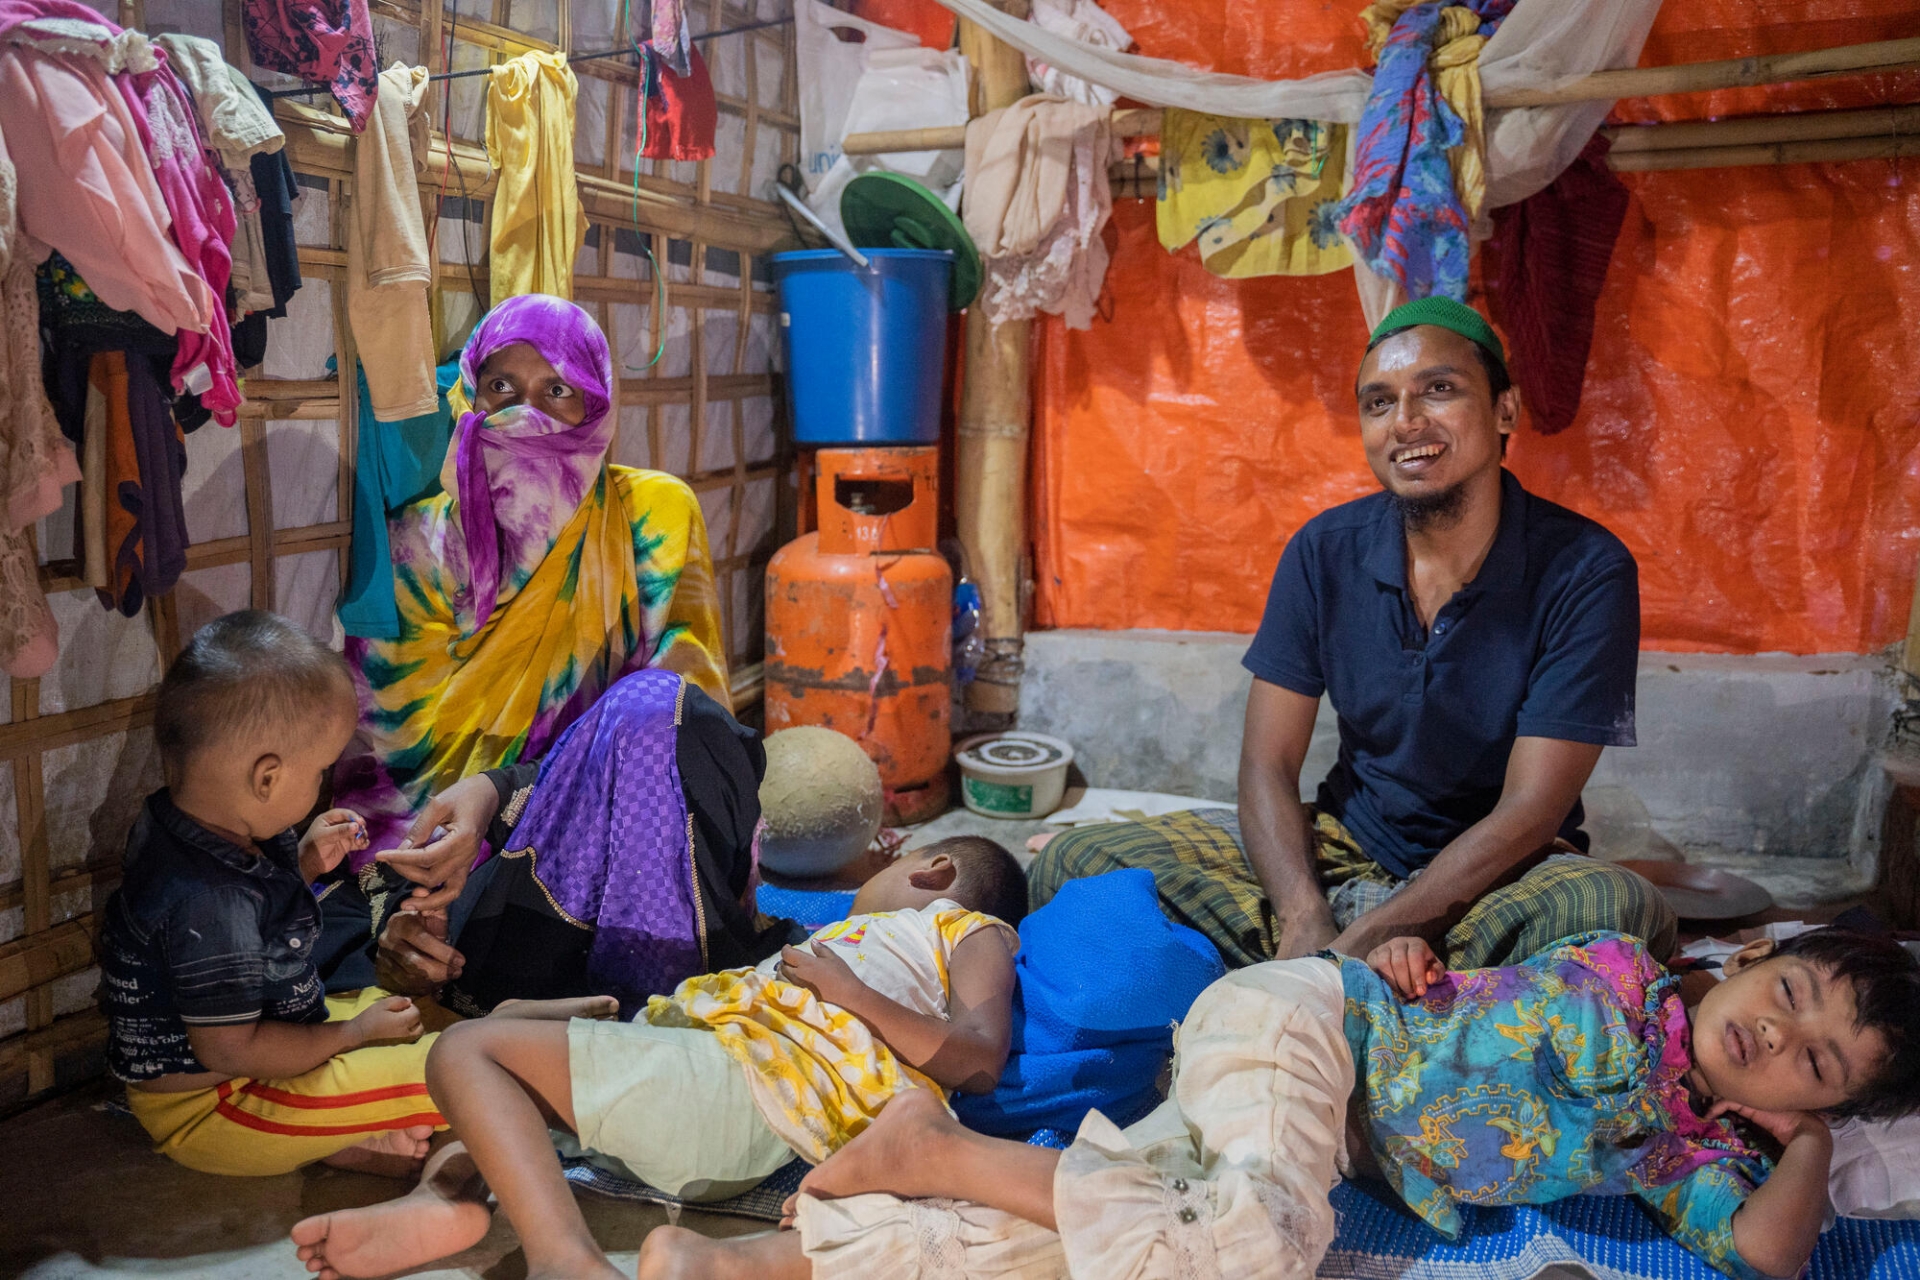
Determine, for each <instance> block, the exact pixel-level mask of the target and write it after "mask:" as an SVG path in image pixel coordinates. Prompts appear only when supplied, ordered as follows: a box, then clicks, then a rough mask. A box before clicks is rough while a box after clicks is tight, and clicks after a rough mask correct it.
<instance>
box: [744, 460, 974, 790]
mask: <svg viewBox="0 0 1920 1280" xmlns="http://www.w3.org/2000/svg"><path fill="white" fill-rule="evenodd" d="M814 465H815V468H816V472H817V479H816V483H815V490H814V492H815V495H816V498H817V501H818V504H819V513H820V529H819V532H817V533H809V534H806V535H804V536H802V537H800V538H797V539H795V540H794V541H792V542H789V543H788V544H787V545H786V546H784V547H782V548H780V550H779V551H778V552H777V553H775V555H774V557H773V562H772V563H771V564H769V565H768V566H767V668H766V672H767V686H766V688H767V693H766V720H767V732H768V733H777V732H779V731H780V730H782V729H786V728H790V727H791V726H794V725H819V726H821V727H822V728H827V729H835V730H838V731H839V732H841V733H844V734H846V735H847V736H848V737H849V738H852V739H853V740H854V741H856V742H858V743H859V744H860V745H861V746H862V747H864V748H866V751H867V754H868V755H870V756H872V757H873V761H874V763H875V764H877V765H878V766H879V767H880V781H881V782H882V783H883V784H885V786H886V789H887V809H886V819H885V820H886V822H887V824H888V825H889V826H899V825H903V824H905V823H911V822H924V821H926V820H927V819H929V818H932V817H935V816H937V815H938V814H941V813H943V812H945V811H946V807H947V755H948V752H949V750H950V749H951V747H952V732H951V717H952V706H953V693H952V684H953V678H952V670H951V666H952V655H953V573H952V571H951V570H950V569H949V568H948V567H947V562H946V560H945V559H944V558H942V557H941V556H940V555H938V554H937V553H936V552H935V551H934V550H933V546H934V539H935V533H936V530H937V527H938V526H937V519H938V510H939V501H938V493H937V485H938V478H939V467H940V455H939V450H937V449H931V448H926V449H923V448H883V449H822V450H820V452H819V453H818V454H817V455H816V457H815V461H814Z"/></svg>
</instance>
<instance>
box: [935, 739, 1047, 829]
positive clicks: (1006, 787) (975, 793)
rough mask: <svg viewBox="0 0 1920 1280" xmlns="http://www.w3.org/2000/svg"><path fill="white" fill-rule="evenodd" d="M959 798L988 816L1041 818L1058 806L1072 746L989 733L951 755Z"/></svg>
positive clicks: (972, 740) (1044, 740) (967, 743)
mask: <svg viewBox="0 0 1920 1280" xmlns="http://www.w3.org/2000/svg"><path fill="white" fill-rule="evenodd" d="M954 759H955V761H957V762H958V763H959V765H960V799H961V800H962V801H963V802H964V803H965V804H966V806H967V808H969V809H971V810H973V811H974V812H975V813H979V814H985V815H986V816H987V817H989V818H1044V817H1046V816H1047V815H1048V814H1050V813H1052V812H1053V811H1054V810H1055V809H1057V808H1059V807H1060V798H1061V796H1063V795H1064V794H1065V793H1066V790H1067V766H1068V765H1070V764H1072V763H1073V748H1072V747H1071V746H1068V745H1067V744H1066V743H1064V742H1062V741H1061V740H1060V739H1058V738H1049V737H1048V736H1047V735H1046V734H1044V733H1020V732H1012V733H989V734H982V735H981V736H980V737H977V738H969V739H967V740H966V741H965V742H963V743H961V744H960V749H959V750H958V751H956V752H955V753H954Z"/></svg>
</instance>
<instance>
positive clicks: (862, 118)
mask: <svg viewBox="0 0 1920 1280" xmlns="http://www.w3.org/2000/svg"><path fill="white" fill-rule="evenodd" d="M966 122H967V60H966V59H965V58H964V57H962V56H961V55H960V52H959V51H958V50H956V49H947V50H939V49H924V48H921V47H920V46H918V45H915V46H914V47H913V48H911V49H882V50H879V51H878V52H875V53H871V54H869V55H868V56H867V72H866V74H865V75H863V76H861V77H860V83H859V84H858V85H857V86H855V88H854V91H853V101H852V102H851V103H850V104H849V105H848V107H847V117H846V124H845V126H844V128H843V129H842V132H841V134H840V137H841V138H843V139H844V138H845V137H847V136H848V135H849V134H855V133H876V132H879V131H881V130H885V129H937V128H941V127H943V126H947V125H963V124H965V123H966ZM836 149H837V148H836ZM966 159H967V154H966V151H965V150H964V149H962V148H959V147H955V148H953V149H952V150H949V151H900V152H889V153H887V154H885V155H877V156H848V155H843V156H841V157H840V158H839V159H838V160H835V161H834V162H833V167H832V168H831V169H829V170H827V173H826V176H825V177H823V178H821V179H820V183H819V185H818V186H816V187H814V188H813V192H812V194H811V195H809V196H808V197H807V204H808V205H809V206H810V207H811V208H812V209H813V211H814V212H815V213H816V214H818V215H819V216H820V220H821V221H822V222H825V223H826V224H827V225H828V226H830V227H832V228H833V229H834V230H836V231H844V230H846V228H845V227H844V226H842V225H841V222H840V193H841V192H842V191H844V190H845V189H846V186H847V184H848V183H849V182H852V181H853V180H854V179H855V178H856V177H858V176H859V175H861V174H863V173H869V172H873V171H875V170H879V171H882V172H886V173H898V174H903V175H905V176H906V177H909V178H912V179H913V180H914V181H916V182H918V183H920V184H921V185H922V186H924V187H926V188H927V189H928V190H929V191H932V192H933V193H934V194H935V195H937V196H939V197H940V198H941V199H942V200H945V201H946V202H947V207H948V208H950V209H958V208H959V207H960V177H961V174H962V172H963V171H964V170H965V169H966Z"/></svg>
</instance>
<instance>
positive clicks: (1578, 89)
mask: <svg viewBox="0 0 1920 1280" xmlns="http://www.w3.org/2000/svg"><path fill="white" fill-rule="evenodd" d="M1915 65H1920V37H1916V38H1909V39H1906V40H1880V41H1876V42H1874V43H1873V44H1849V45H1842V46H1840V47H1839V48H1837V49H1815V50H1813V51H1811V52H1808V53H1775V54H1768V55H1766V56H1764V57H1758V58H1728V59H1726V60H1724V61H1721V62H1683V63H1680V64H1679V65H1677V66H1671V67H1628V68H1625V69H1623V70H1620V71H1596V72H1594V73H1593V74H1592V75H1590V76H1584V77H1582V78H1581V79H1579V80H1576V81H1574V82H1573V83H1572V84H1569V85H1565V86H1562V87H1561V88H1558V89H1509V90H1508V91H1507V92H1505V93H1489V94H1488V95H1487V106H1489V107H1546V106H1554V105H1557V104H1560V103H1566V102H1604V101H1606V100H1608V99H1611V98H1653V97H1658V96H1660V95H1661V94H1667V93H1703V92H1706V91H1707V90H1710V89H1748V88H1752V87H1753V86H1755V85H1763V84H1786V83H1788V82H1790V81H1794V80H1824V79H1827V78H1828V77H1831V76H1854V75H1861V74H1863V73H1865V72H1869V71H1891V70H1894V69H1896V68H1899V67H1911V66H1915Z"/></svg>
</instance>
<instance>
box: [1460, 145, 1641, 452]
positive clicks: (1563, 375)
mask: <svg viewBox="0 0 1920 1280" xmlns="http://www.w3.org/2000/svg"><path fill="white" fill-rule="evenodd" d="M1609 145H1610V144H1609V143H1608V142H1607V140H1606V138H1605V137H1603V136H1601V135H1600V134H1595V135H1594V136H1593V137H1592V138H1591V139H1590V140H1589V141H1588V142H1587V149H1586V150H1585V151H1582V152H1581V153H1580V155H1579V158H1578V159H1576V160H1575V161H1574V162H1573V163H1572V164H1571V165H1570V166H1568V167H1567V169H1566V170H1565V171H1564V172H1563V173H1561V175H1560V176H1559V177H1558V178H1555V179H1554V180H1553V185H1552V186H1550V187H1548V188H1547V189H1546V190H1545V191H1541V192H1537V193H1535V194H1534V195H1531V196H1528V197H1527V198H1526V199H1525V200H1522V201H1521V202H1520V203H1519V204H1511V205H1507V206H1506V207H1505V208H1501V209H1496V210H1494V212H1493V239H1492V240H1490V241H1489V242H1488V243H1487V250H1488V257H1487V261H1486V264H1485V268H1486V269H1485V271H1484V272H1483V278H1484V279H1485V280H1486V283H1487V301H1488V303H1489V310H1491V311H1492V312H1493V318H1494V319H1495V320H1497V321H1499V323H1500V327H1501V329H1502V330H1504V331H1505V333H1506V338H1507V346H1508V349H1509V350H1510V351H1511V352H1512V353H1513V377H1514V381H1516V382H1518V383H1519V384H1520V403H1521V404H1522V405H1524V406H1525V407H1526V411H1527V416H1528V417H1529V418H1530V419H1531V420H1532V422H1533V425H1534V428H1535V429H1536V430H1538V431H1539V432H1540V433H1541V434H1542V435H1553V434H1555V433H1556V432H1560V431H1565V430H1566V429H1567V428H1568V427H1570V426H1572V425H1573V419H1574V416H1575V415H1576V414H1578V413H1579V412H1580V392H1581V390H1582V388H1583V387H1584V386H1585V384H1586V380H1587V356H1588V354H1589V353H1590V352H1591V351H1592V349H1593V323H1594V308H1595V307H1596V306H1597V305H1598V304H1599V302H1600V290H1601V289H1602V287H1604V286H1605V284H1606V282H1607V266H1608V264H1610V263H1611V262H1612V261H1613V246H1614V242H1615V241H1616V240H1618V239H1619V238H1620V227H1621V225H1622V224H1623V223H1624V222H1625V221H1626V218H1627V205H1628V203H1629V199H1628V195H1627V189H1626V187H1625V186H1624V185H1623V184H1622V183H1621V181H1620V179H1618V178H1616V177H1615V176H1614V174H1613V170H1611V169H1609V168H1608V167H1607V150H1608V147H1609Z"/></svg>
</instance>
